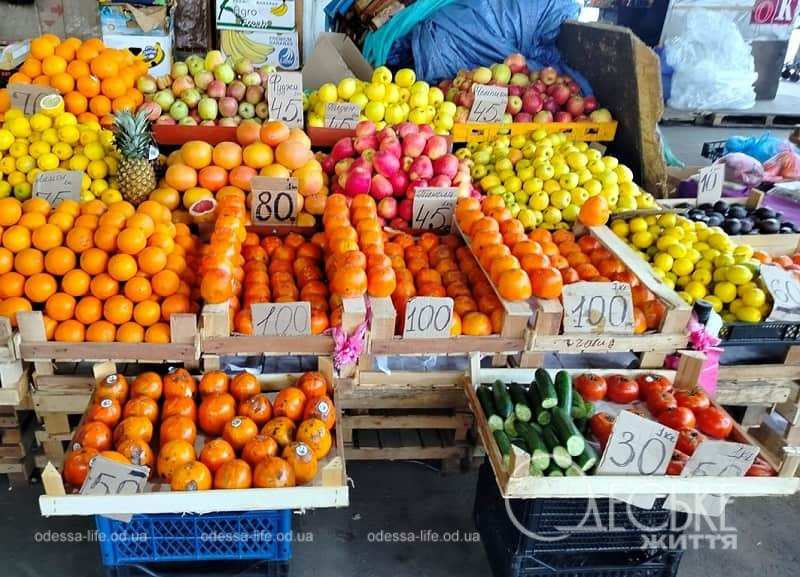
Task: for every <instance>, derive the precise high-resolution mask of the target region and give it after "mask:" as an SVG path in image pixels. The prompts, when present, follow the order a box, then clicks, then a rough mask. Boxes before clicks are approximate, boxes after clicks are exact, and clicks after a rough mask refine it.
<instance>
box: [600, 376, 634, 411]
mask: <svg viewBox="0 0 800 577" xmlns="http://www.w3.org/2000/svg"><path fill="white" fill-rule="evenodd" d="M606 384H608V395H607V396H608V400H609V401H612V402H614V403H619V404H621V405H627V404H628V403H632V402H633V401H635V400H636V399H638V398H639V385H638V384H636V381H634V380H633V379H629V378H628V377H626V376H624V375H611V376H609V377H608V378H606Z"/></svg>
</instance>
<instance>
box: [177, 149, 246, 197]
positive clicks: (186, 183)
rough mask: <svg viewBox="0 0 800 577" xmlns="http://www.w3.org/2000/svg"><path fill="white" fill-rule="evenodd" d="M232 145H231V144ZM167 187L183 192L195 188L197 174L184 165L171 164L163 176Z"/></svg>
mask: <svg viewBox="0 0 800 577" xmlns="http://www.w3.org/2000/svg"><path fill="white" fill-rule="evenodd" d="M231 144H232V143H231ZM164 180H165V181H166V183H167V185H169V186H171V187H172V188H174V189H175V190H178V191H180V192H183V191H184V190H189V189H190V188H192V187H194V186H197V172H196V171H195V170H194V169H193V168H192V167H191V166H187V165H185V164H173V165H171V166H169V167H168V168H167V172H166V174H165V175H164Z"/></svg>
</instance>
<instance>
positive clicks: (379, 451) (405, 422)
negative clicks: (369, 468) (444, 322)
mask: <svg viewBox="0 0 800 577" xmlns="http://www.w3.org/2000/svg"><path fill="white" fill-rule="evenodd" d="M463 375H464V373H463V372H461V371H440V372H431V373H414V372H411V373H409V372H405V371H401V372H396V373H394V372H393V373H392V374H385V373H381V372H377V371H363V370H361V371H359V373H358V376H357V378H356V379H348V380H344V381H340V383H339V384H338V395H339V405H338V407H339V409H340V411H341V414H342V417H341V419H342V420H341V421H340V424H341V428H342V436H343V439H344V443H345V445H344V447H345V456H346V457H347V459H349V460H390V461H393V460H407V459H413V460H423V459H436V460H441V461H442V468H443V469H446V470H454V469H456V468H458V467H459V466H460V461H461V460H462V459H464V458H466V457H467V456H468V455H469V443H468V442H467V431H468V429H469V428H470V427H471V426H472V415H471V414H470V413H469V412H468V411H467V408H466V400H465V398H464V395H463V392H462V391H461V386H460V382H461V379H462V378H463Z"/></svg>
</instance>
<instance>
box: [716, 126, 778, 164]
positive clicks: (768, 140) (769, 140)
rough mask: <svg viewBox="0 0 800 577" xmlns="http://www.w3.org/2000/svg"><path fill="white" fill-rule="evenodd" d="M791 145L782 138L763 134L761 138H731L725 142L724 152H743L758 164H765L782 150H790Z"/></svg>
mask: <svg viewBox="0 0 800 577" xmlns="http://www.w3.org/2000/svg"><path fill="white" fill-rule="evenodd" d="M791 149H792V145H791V144H789V142H788V141H786V140H785V139H783V138H778V137H777V136H772V135H771V134H770V133H769V132H765V133H764V134H762V135H761V136H731V137H730V138H729V139H728V140H726V141H725V152H726V153H730V152H743V153H744V154H746V155H748V156H752V157H753V158H755V159H756V160H758V161H759V162H766V161H767V160H769V159H770V158H772V157H773V156H775V155H776V154H778V153H779V152H781V151H783V150H791Z"/></svg>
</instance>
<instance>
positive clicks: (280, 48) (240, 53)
mask: <svg viewBox="0 0 800 577" xmlns="http://www.w3.org/2000/svg"><path fill="white" fill-rule="evenodd" d="M219 45H220V48H222V52H223V53H224V54H225V56H229V57H231V58H234V59H235V58H239V57H244V58H247V59H248V60H250V62H252V63H253V64H254V65H255V66H263V65H265V64H269V65H271V66H275V67H276V68H280V69H282V70H297V69H299V68H300V50H299V46H298V42H297V33H296V32H270V31H266V30H255V31H246V30H220V31H219Z"/></svg>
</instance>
